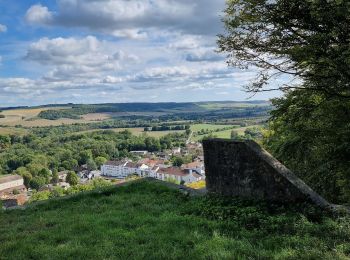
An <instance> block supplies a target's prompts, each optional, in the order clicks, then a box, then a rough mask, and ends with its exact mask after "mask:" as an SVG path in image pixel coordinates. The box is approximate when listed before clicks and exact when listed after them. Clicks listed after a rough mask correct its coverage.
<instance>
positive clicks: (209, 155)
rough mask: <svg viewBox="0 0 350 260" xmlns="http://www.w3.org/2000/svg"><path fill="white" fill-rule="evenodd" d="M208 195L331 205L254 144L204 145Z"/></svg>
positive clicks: (211, 141) (215, 141)
mask: <svg viewBox="0 0 350 260" xmlns="http://www.w3.org/2000/svg"><path fill="white" fill-rule="evenodd" d="M203 149H204V161H205V171H206V182H207V190H208V192H214V193H218V194H221V195H226V196H240V197H244V198H249V199H261V200H268V201H276V202H287V203H293V202H304V201H309V202H313V203H315V204H317V205H318V206H320V207H323V208H325V207H330V206H331V205H330V204H329V203H328V202H327V201H326V200H325V199H323V198H322V197H321V196H320V195H318V194H317V193H316V192H314V191H313V190H312V189H311V188H310V187H309V186H307V185H306V184H305V183H304V182H303V181H302V180H300V179H299V178H298V177H296V176H295V175H294V174H293V173H292V172H291V171H290V170H288V169H287V168H286V167H285V166H284V165H282V164H281V163H280V162H278V161H277V160H276V159H275V158H273V157H272V156H271V155H270V154H269V153H268V152H266V151H265V150H264V149H262V148H261V147H260V146H259V145H258V144H257V143H255V142H253V141H233V140H223V139H209V140H204V141H203Z"/></svg>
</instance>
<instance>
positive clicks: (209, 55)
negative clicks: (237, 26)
mask: <svg viewBox="0 0 350 260" xmlns="http://www.w3.org/2000/svg"><path fill="white" fill-rule="evenodd" d="M186 60H187V61H189V62H203V61H224V56H223V55H220V54H218V53H216V52H215V50H214V49H212V48H200V49H196V50H192V51H191V52H189V53H187V55H186Z"/></svg>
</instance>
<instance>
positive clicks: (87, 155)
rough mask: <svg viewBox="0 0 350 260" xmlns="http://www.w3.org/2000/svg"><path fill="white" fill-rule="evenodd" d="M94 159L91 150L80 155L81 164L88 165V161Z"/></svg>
mask: <svg viewBox="0 0 350 260" xmlns="http://www.w3.org/2000/svg"><path fill="white" fill-rule="evenodd" d="M90 159H92V152H91V150H84V151H81V152H80V153H79V160H78V162H79V164H80V165H82V164H86V163H87V162H88V160H90Z"/></svg>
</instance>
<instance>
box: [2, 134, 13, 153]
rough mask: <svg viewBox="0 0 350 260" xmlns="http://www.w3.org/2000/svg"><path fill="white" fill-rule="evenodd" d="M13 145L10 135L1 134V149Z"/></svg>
mask: <svg viewBox="0 0 350 260" xmlns="http://www.w3.org/2000/svg"><path fill="white" fill-rule="evenodd" d="M10 145H11V139H10V137H8V136H5V135H0V150H2V149H6V148H8V147H9V146H10Z"/></svg>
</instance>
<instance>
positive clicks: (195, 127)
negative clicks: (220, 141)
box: [191, 124, 231, 132]
mask: <svg viewBox="0 0 350 260" xmlns="http://www.w3.org/2000/svg"><path fill="white" fill-rule="evenodd" d="M230 126H231V125H215V124H194V125H191V130H192V131H193V132H198V131H201V130H206V129H208V130H217V129H222V128H225V127H230Z"/></svg>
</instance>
